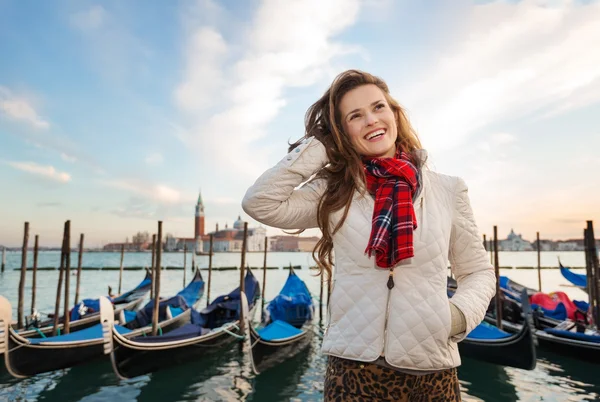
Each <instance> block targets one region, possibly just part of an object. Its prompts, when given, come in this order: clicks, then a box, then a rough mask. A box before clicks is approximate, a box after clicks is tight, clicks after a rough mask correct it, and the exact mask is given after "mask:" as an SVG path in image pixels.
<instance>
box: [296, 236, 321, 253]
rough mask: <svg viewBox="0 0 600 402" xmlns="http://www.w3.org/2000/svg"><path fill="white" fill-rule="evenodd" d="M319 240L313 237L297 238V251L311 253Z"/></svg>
mask: <svg viewBox="0 0 600 402" xmlns="http://www.w3.org/2000/svg"><path fill="white" fill-rule="evenodd" d="M319 240H320V239H319V238H318V237H317V236H313V237H298V250H300V251H308V252H312V251H313V250H314V249H315V246H316V245H317V242H318V241H319Z"/></svg>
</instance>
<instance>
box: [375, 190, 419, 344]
mask: <svg viewBox="0 0 600 402" xmlns="http://www.w3.org/2000/svg"><path fill="white" fill-rule="evenodd" d="M421 191H422V189H421ZM422 195H423V193H422V192H421V194H419V199H418V200H417V202H418V203H419V204H420V208H423V196H422ZM421 212H422V211H421ZM423 220H424V219H423V218H421V222H423ZM394 268H395V267H392V268H390V274H389V276H388V280H387V288H388V296H387V302H386V307H385V322H384V324H383V347H382V349H381V353H380V356H385V343H386V340H387V325H388V319H389V316H390V299H391V295H392V289H393V288H394V286H395V283H394Z"/></svg>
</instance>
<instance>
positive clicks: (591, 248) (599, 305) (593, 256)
mask: <svg viewBox="0 0 600 402" xmlns="http://www.w3.org/2000/svg"><path fill="white" fill-rule="evenodd" d="M587 238H588V247H587V248H588V253H589V258H588V259H589V261H590V262H589V265H590V272H591V274H592V275H591V277H588V283H591V285H590V290H591V291H592V293H590V301H591V300H592V299H593V300H594V302H593V304H592V303H590V307H592V305H593V309H592V314H593V316H594V323H595V326H597V325H598V324H599V323H600V289H599V286H598V285H599V279H600V278H599V276H600V267H599V266H598V265H599V264H598V252H597V249H596V239H595V236H594V224H593V223H592V221H587Z"/></svg>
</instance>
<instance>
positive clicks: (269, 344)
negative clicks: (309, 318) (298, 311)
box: [250, 328, 312, 374]
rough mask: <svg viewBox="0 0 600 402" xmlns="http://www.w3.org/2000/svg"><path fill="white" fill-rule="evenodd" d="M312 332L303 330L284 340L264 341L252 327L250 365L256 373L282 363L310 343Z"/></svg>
mask: <svg viewBox="0 0 600 402" xmlns="http://www.w3.org/2000/svg"><path fill="white" fill-rule="evenodd" d="M311 335H312V332H309V331H308V330H304V331H303V332H302V333H301V334H298V335H297V336H294V337H290V338H287V339H285V340H276V341H265V340H264V339H261V338H260V336H259V335H258V333H257V332H256V331H255V330H254V328H251V329H250V342H251V345H252V365H253V370H254V372H255V373H256V374H258V373H262V372H263V371H265V370H267V369H269V368H271V367H273V366H276V365H278V364H279V363H282V362H283V361H285V360H287V359H289V358H291V357H293V356H295V355H296V354H298V353H300V352H301V351H302V350H304V349H305V348H306V347H307V346H308V345H309V343H310V340H311Z"/></svg>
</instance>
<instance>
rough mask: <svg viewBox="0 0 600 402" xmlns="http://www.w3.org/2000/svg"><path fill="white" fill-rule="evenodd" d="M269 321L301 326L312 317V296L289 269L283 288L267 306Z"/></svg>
mask: <svg viewBox="0 0 600 402" xmlns="http://www.w3.org/2000/svg"><path fill="white" fill-rule="evenodd" d="M267 312H268V314H269V318H270V320H271V321H277V320H281V321H285V322H288V323H290V324H292V325H293V326H296V327H301V326H302V325H303V324H304V323H305V322H306V321H308V320H311V319H312V314H313V309H312V298H311V296H310V292H309V291H308V288H307V287H306V284H305V283H304V282H303V281H302V279H300V278H299V277H298V275H296V274H295V273H294V272H293V271H290V275H289V276H288V278H287V280H286V282H285V285H284V286H283V289H281V291H280V292H279V294H278V295H277V296H276V297H275V298H274V299H273V300H271V302H270V303H269V305H268V306H267Z"/></svg>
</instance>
